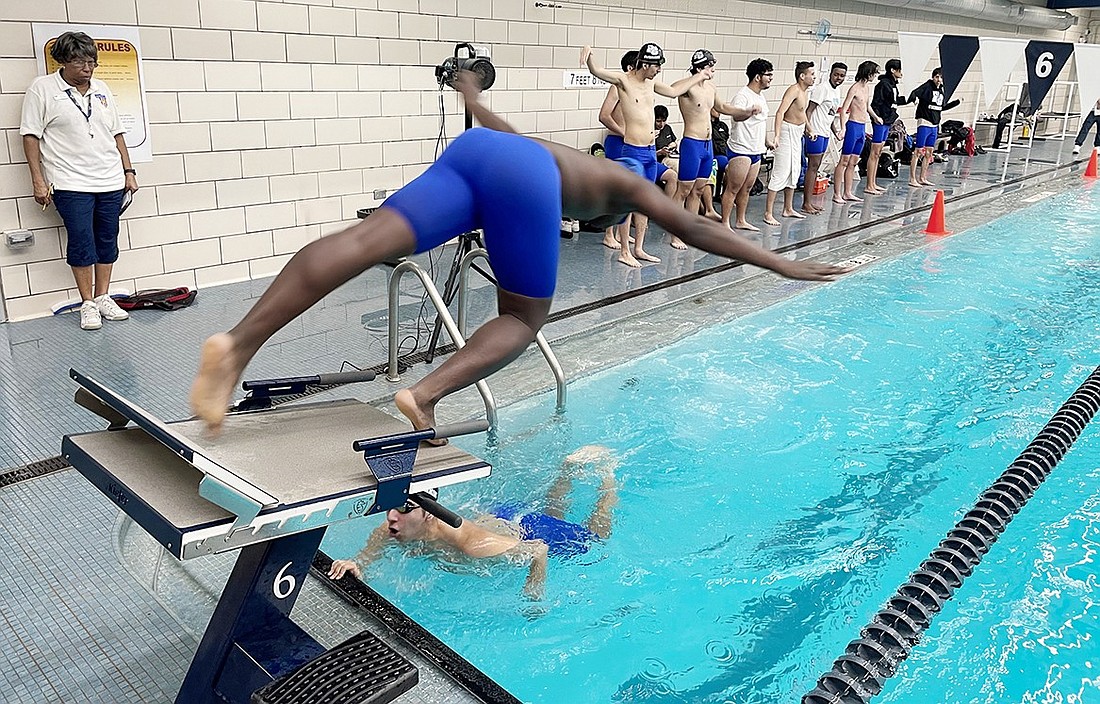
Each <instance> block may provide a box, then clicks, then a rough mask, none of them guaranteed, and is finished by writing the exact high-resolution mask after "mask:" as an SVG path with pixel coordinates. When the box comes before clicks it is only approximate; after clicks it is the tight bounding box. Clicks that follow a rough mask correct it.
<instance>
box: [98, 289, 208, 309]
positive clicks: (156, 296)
mask: <svg viewBox="0 0 1100 704" xmlns="http://www.w3.org/2000/svg"><path fill="white" fill-rule="evenodd" d="M196 295H198V291H192V290H191V289H189V288H187V287H186V286H180V287H178V288H159V289H146V290H144V291H138V292H137V293H135V294H133V295H132V296H119V297H118V298H116V299H115V303H117V304H118V307H119V308H122V309H123V310H145V309H150V308H153V309H157V310H179V309H180V308H186V307H187V306H189V305H191V304H192V303H194V302H195V296H196Z"/></svg>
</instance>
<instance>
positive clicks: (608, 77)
mask: <svg viewBox="0 0 1100 704" xmlns="http://www.w3.org/2000/svg"><path fill="white" fill-rule="evenodd" d="M581 65H582V66H585V67H586V68H587V69H588V72H589V73H591V74H592V75H593V76H595V77H596V78H598V79H600V80H601V81H605V82H607V83H610V84H611V85H613V86H618V85H622V82H623V77H624V76H626V74H625V73H617V72H615V71H609V70H608V69H606V68H604V67H603V66H600V64H599V62H598V61H596V57H595V56H593V55H592V47H590V46H585V47H584V48H582V49H581Z"/></svg>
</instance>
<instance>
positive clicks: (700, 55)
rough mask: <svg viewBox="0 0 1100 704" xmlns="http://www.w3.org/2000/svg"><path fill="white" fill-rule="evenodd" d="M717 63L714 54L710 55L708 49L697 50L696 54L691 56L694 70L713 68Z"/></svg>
mask: <svg viewBox="0 0 1100 704" xmlns="http://www.w3.org/2000/svg"><path fill="white" fill-rule="evenodd" d="M716 63H717V61H715V60H714V54H712V53H710V52H709V51H707V50H706V49H697V50H696V51H695V53H694V54H692V55H691V67H692V68H694V69H697V70H698V69H704V68H706V67H707V66H713V65H714V64H716Z"/></svg>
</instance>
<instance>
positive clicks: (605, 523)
mask: <svg viewBox="0 0 1100 704" xmlns="http://www.w3.org/2000/svg"><path fill="white" fill-rule="evenodd" d="M599 492H600V495H599V498H598V499H596V505H595V506H594V507H593V509H592V515H591V516H589V517H588V530H590V531H592V532H593V533H595V534H596V535H598V536H600V538H601V539H606V538H608V537H609V536H610V535H611V511H612V509H614V508H615V506H617V505H618V503H619V485H618V482H616V481H615V474H614V473H613V472H610V471H608V472H605V473H604V474H603V477H602V478H601V479H600V489H599Z"/></svg>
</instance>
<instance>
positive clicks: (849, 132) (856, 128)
mask: <svg viewBox="0 0 1100 704" xmlns="http://www.w3.org/2000/svg"><path fill="white" fill-rule="evenodd" d="M865 141H867V125H865V124H863V123H862V122H853V121H851V120H849V121H848V126H847V127H846V128H845V129H844V147H843V148H842V149H841V150H840V153H841V154H844V155H845V156H848V155H851V154H862V153H863V143H864V142H865Z"/></svg>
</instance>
